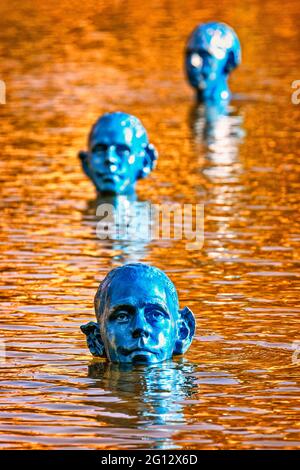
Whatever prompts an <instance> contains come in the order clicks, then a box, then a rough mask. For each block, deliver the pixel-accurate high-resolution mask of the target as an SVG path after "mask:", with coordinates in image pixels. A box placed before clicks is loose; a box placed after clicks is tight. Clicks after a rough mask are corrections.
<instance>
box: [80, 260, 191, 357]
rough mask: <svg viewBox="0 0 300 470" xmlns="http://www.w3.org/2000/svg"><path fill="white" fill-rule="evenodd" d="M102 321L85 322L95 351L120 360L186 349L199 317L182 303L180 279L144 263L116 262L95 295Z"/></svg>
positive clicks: (169, 354)
mask: <svg viewBox="0 0 300 470" xmlns="http://www.w3.org/2000/svg"><path fill="white" fill-rule="evenodd" d="M94 304H95V313H96V318H97V323H94V322H89V323H87V324H86V325H83V326H81V330H82V331H83V333H85V334H86V336H87V344H88V347H89V349H90V351H91V353H92V354H93V355H94V356H98V357H107V358H108V360H109V361H111V362H116V363H157V362H162V361H165V360H167V359H170V358H171V357H172V355H173V354H183V353H184V352H185V351H187V349H188V348H189V346H190V344H191V342H192V339H193V336H194V333H195V318H194V315H193V313H192V312H191V310H190V309H188V308H187V307H185V308H183V309H182V310H180V309H179V304H178V296H177V292H176V289H175V286H174V284H173V283H172V282H171V280H170V279H169V278H168V276H167V275H166V274H165V273H163V271H161V270H160V269H158V268H155V267H153V266H149V265H147V264H143V263H132V264H127V265H124V266H122V267H119V268H115V269H113V270H112V271H110V272H109V273H108V275H107V276H106V277H105V279H104V280H103V281H102V282H101V284H100V286H99V288H98V291H97V293H96V296H95V301H94Z"/></svg>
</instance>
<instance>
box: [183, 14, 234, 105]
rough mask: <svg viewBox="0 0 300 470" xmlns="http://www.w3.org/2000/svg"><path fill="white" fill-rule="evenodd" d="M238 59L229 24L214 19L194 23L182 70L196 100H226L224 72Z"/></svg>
mask: <svg viewBox="0 0 300 470" xmlns="http://www.w3.org/2000/svg"><path fill="white" fill-rule="evenodd" d="M240 62H241V46H240V42H239V39H238V37H237V35H236V33H235V32H234V30H233V29H232V28H230V26H227V25H226V24H224V23H218V22H210V23H204V24H200V25H199V26H197V27H196V28H195V30H194V31H193V32H192V34H191V36H190V38H189V40H188V43H187V46H186V51H185V69H186V74H187V78H188V81H189V83H190V85H191V86H192V87H193V88H195V90H196V92H197V98H198V101H199V102H203V103H207V104H210V103H212V104H216V103H219V102H222V101H223V102H229V101H230V91H229V88H228V84H227V79H228V75H229V74H230V72H231V71H232V70H233V69H235V68H236V67H237V66H238V65H239V64H240Z"/></svg>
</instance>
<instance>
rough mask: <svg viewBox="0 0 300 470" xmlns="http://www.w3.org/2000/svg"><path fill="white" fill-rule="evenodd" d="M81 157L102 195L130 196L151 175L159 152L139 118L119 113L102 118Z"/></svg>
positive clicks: (81, 152) (83, 164) (93, 130)
mask: <svg viewBox="0 0 300 470" xmlns="http://www.w3.org/2000/svg"><path fill="white" fill-rule="evenodd" d="M79 157H80V159H81V162H82V167H83V170H84V172H85V173H86V174H87V176H88V177H89V178H90V179H91V180H92V181H93V183H94V185H95V187H96V189H97V191H98V192H99V193H101V194H130V193H132V192H134V190H135V184H136V181H137V180H138V179H140V178H145V177H146V176H148V175H149V173H150V172H151V171H152V169H153V168H154V166H155V162H156V159H157V152H156V150H155V147H154V146H153V145H152V144H150V143H149V140H148V136H147V133H146V130H145V128H144V127H143V125H142V123H141V122H140V120H139V119H138V118H136V117H135V116H131V115H130V114H126V113H121V112H115V113H107V114H104V115H103V116H102V117H100V118H99V119H98V120H97V121H96V123H95V124H94V125H93V127H92V129H91V132H90V134H89V138H88V151H87V152H85V151H80V152H79Z"/></svg>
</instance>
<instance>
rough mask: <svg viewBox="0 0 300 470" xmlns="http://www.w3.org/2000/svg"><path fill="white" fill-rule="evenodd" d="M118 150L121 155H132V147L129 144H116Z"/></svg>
mask: <svg viewBox="0 0 300 470" xmlns="http://www.w3.org/2000/svg"><path fill="white" fill-rule="evenodd" d="M116 152H117V154H118V155H119V157H128V156H129V155H130V149H129V148H128V147H127V145H116Z"/></svg>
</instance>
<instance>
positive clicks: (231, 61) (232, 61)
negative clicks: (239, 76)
mask: <svg viewBox="0 0 300 470" xmlns="http://www.w3.org/2000/svg"><path fill="white" fill-rule="evenodd" d="M240 63H241V45H240V41H239V40H238V37H237V36H236V35H235V37H234V38H233V45H232V47H231V49H230V51H229V52H228V58H227V62H226V65H225V72H226V73H230V72H231V71H232V70H233V69H235V68H236V67H237V66H238V65H240Z"/></svg>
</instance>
